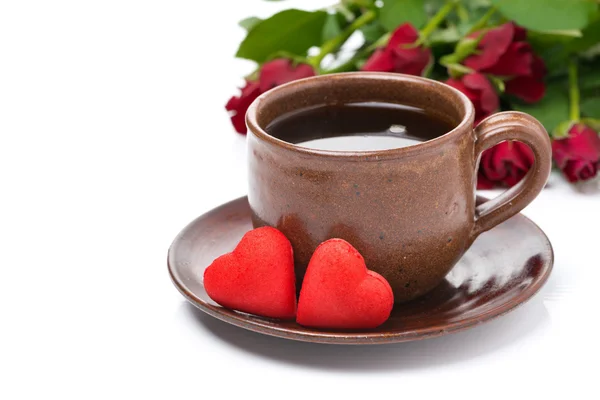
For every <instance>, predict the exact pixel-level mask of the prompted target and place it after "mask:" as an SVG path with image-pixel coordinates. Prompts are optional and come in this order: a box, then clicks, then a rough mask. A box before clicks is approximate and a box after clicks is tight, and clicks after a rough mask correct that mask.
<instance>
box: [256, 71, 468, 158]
mask: <svg viewBox="0 0 600 400" xmlns="http://www.w3.org/2000/svg"><path fill="white" fill-rule="evenodd" d="M348 79H361V80H365V79H373V80H379V81H389V82H390V83H391V82H395V83H402V82H411V83H416V84H419V85H422V86H434V87H437V88H439V89H440V90H445V91H449V92H453V94H454V95H456V96H457V97H458V98H459V99H460V102H461V104H462V106H463V108H464V110H465V113H464V115H463V117H462V120H461V121H460V122H459V123H458V125H456V126H455V127H454V128H453V129H451V130H450V131H448V132H446V133H444V134H443V135H440V136H438V137H436V138H433V139H429V140H426V141H424V142H421V143H417V144H413V145H410V146H407V147H398V148H393V149H385V150H350V151H349V150H319V149H313V148H309V147H304V146H301V145H298V144H294V143H290V142H286V141H285V140H281V139H278V138H276V137H274V136H272V135H270V134H268V133H267V132H266V131H265V130H264V129H263V128H261V126H260V125H259V123H258V121H257V113H258V111H259V107H260V106H261V103H262V102H264V100H265V98H267V97H268V96H269V95H271V94H273V93H277V92H281V93H285V92H288V93H291V92H294V91H296V90H297V89H298V88H299V87H301V86H303V85H305V84H306V83H307V82H314V81H330V80H348ZM474 120H475V109H474V107H473V104H472V103H471V100H469V98H468V97H467V96H466V95H465V94H464V93H462V92H461V91H459V90H457V89H455V88H453V87H451V86H449V85H446V84H444V83H442V82H439V81H435V80H433V79H428V78H423V77H420V76H413V75H406V74H399V73H390V72H364V71H363V72H342V73H337V74H329V75H318V76H312V77H309V78H303V79H298V80H295V81H291V82H288V83H285V84H283V85H280V86H277V87H275V88H273V89H270V90H268V91H267V92H265V93H263V94H261V95H260V96H258V97H257V98H256V100H254V101H253V102H252V104H251V105H250V107H249V108H248V111H247V113H246V125H247V127H248V129H249V131H250V132H251V133H252V134H253V135H255V136H256V137H257V138H258V139H260V140H263V141H265V142H268V143H270V144H272V145H274V146H276V147H280V148H284V149H287V150H290V151H294V152H297V153H301V154H305V155H310V156H319V157H325V158H333V159H336V158H337V159H345V160H352V159H356V160H361V161H362V160H379V159H389V158H398V157H404V156H409V155H411V154H414V153H417V152H423V151H426V150H429V149H432V148H434V147H437V146H438V145H442V144H444V143H446V142H448V141H450V140H452V139H454V138H455V137H456V136H459V135H461V134H462V133H463V132H465V131H470V130H472V128H473V122H474Z"/></svg>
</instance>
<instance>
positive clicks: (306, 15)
mask: <svg viewBox="0 0 600 400" xmlns="http://www.w3.org/2000/svg"><path fill="white" fill-rule="evenodd" d="M326 19H327V13H326V12H325V11H313V12H310V11H302V10H297V9H289V10H284V11H281V12H279V13H277V14H275V15H273V16H272V17H270V18H268V19H265V20H264V21H261V22H259V23H258V24H256V25H255V26H254V27H253V28H252V30H251V31H250V32H248V35H247V36H246V38H245V39H244V41H243V42H242V43H241V44H240V47H239V49H238V51H237V53H236V55H235V56H236V57H239V58H246V59H249V60H254V61H256V62H259V63H260V62H263V61H265V60H266V59H267V58H268V57H269V55H271V54H273V53H275V52H277V51H286V52H289V53H292V54H297V55H303V54H304V53H306V51H307V50H308V49H309V48H311V47H312V46H319V45H320V44H321V39H322V32H323V25H324V24H325V20H326Z"/></svg>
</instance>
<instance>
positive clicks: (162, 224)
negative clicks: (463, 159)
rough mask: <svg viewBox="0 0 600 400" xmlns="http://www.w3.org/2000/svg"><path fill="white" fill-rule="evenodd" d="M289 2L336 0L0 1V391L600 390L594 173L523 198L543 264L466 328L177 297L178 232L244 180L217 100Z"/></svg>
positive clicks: (72, 395)
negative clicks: (329, 342) (256, 21)
mask: <svg viewBox="0 0 600 400" xmlns="http://www.w3.org/2000/svg"><path fill="white" fill-rule="evenodd" d="M292 5H296V6H299V5H301V6H302V7H304V8H307V9H311V8H317V7H321V6H324V5H327V1H325V0H321V1H318V0H314V1H289V2H283V3H272V2H263V1H260V0H245V1H224V0H221V1H217V0H214V1H206V0H190V1H183V0H173V1H153V0H143V1H141V0H140V1H133V0H118V1H116V0H103V1H89V0H88V1H84V0H78V1H65V0H63V1H41V0H40V1H32V0H30V1H28V0H19V1H9V0H2V1H1V2H0V134H1V136H0V138H1V140H0V263H1V264H0V268H1V269H0V271H1V274H0V324H1V327H0V398H2V399H20V398H31V399H44V398H60V399H88V398H89V399H91V398H101V399H109V398H119V399H121V398H126V399H132V398H153V397H156V398H170V399H173V398H209V396H211V398H222V396H225V395H232V396H233V397H242V396H244V397H247V396H251V395H252V394H253V393H260V394H261V397H264V398H287V397H292V398H294V397H299V396H303V397H305V396H307V395H313V396H314V395H317V398H326V396H329V397H331V398H344V397H354V396H357V397H358V396H361V397H365V396H370V397H369V398H378V397H376V396H380V397H379V398H384V396H385V398H397V399H403V398H404V399H408V398H427V399H429V398H442V397H444V398H448V397H450V398H453V397H462V398H496V397H501V396H503V395H506V396H507V397H508V396H510V397H511V398H513V397H514V398H524V397H522V396H524V395H525V394H529V395H533V394H536V397H535V398H543V397H542V396H543V395H546V394H559V395H564V396H569V398H577V399H579V398H591V397H589V396H594V395H592V394H590V395H589V396H583V395H581V393H583V392H584V391H587V392H588V393H589V391H590V390H592V393H596V394H597V390H596V389H594V388H596V384H597V380H598V376H597V372H598V366H597V359H598V357H599V356H600V352H599V346H598V340H599V336H598V331H597V330H595V328H596V327H597V326H598V323H597V320H598V316H599V312H598V304H599V301H598V300H597V298H598V295H600V294H599V293H598V290H597V287H598V285H599V284H600V261H599V257H598V248H599V247H600V242H599V238H600V235H599V226H600V218H599V214H598V213H599V212H600V207H599V206H600V194H599V193H600V188H599V183H598V181H596V182H593V183H588V184H587V185H583V186H578V187H571V186H568V185H567V184H566V183H565V182H564V181H563V180H562V179H561V178H560V177H559V176H556V175H555V176H554V177H553V178H552V180H551V182H550V184H549V187H548V188H547V189H546V190H545V191H544V192H543V194H542V195H541V196H540V197H539V198H538V199H537V200H536V201H535V202H534V203H533V204H531V206H530V207H528V208H527V209H526V211H525V214H527V215H528V216H530V217H531V218H532V219H533V220H534V221H535V222H536V223H538V224H539V225H540V226H541V228H542V229H543V230H545V231H546V233H547V234H548V236H549V238H550V240H551V241H552V243H553V245H554V249H555V253H556V264H555V270H554V272H553V274H552V276H551V278H550V280H549V281H548V283H547V285H546V286H545V287H544V289H543V290H542V291H541V292H540V293H539V294H538V295H537V296H536V297H535V298H534V299H532V300H531V301H530V302H529V303H527V304H526V305H524V306H523V307H521V308H519V309H518V310H516V311H515V312H513V313H511V314H509V315H506V316H505V317H503V318H500V319H498V320H495V321H493V322H490V323H487V324H485V325H482V326H479V327H477V328H474V329H472V330H470V331H466V332H463V333H459V334H455V335H451V336H447V337H443V338H438V339H432V340H427V341H422V342H414V343H406V344H398V345H386V346H379V347H336V346H324V345H311V344H305V343H296V342H290V341H285V340H282V339H275V338H271V337H265V336H261V335H258V334H255V333H251V332H247V331H244V330H242V329H239V328H235V327H231V326H228V325H226V324H224V323H222V322H219V321H216V320H213V319H211V318H210V317H208V316H205V315H203V314H201V313H200V312H199V311H196V310H195V309H193V307H191V306H189V305H188V304H186V303H185V301H184V299H183V298H182V297H181V296H180V294H179V293H178V292H177V291H176V290H175V288H174V287H173V285H172V284H171V282H170V280H169V277H168V274H167V268H166V254H167V249H168V246H169V244H170V242H171V240H172V239H173V238H174V237H175V235H176V234H177V233H178V231H179V230H180V229H181V228H182V227H183V226H185V225H186V224H187V223H188V222H189V221H190V220H192V219H193V218H195V217H196V216H198V215H199V214H201V213H203V212H205V211H208V210H209V209H211V208H213V207H215V206H217V205H219V204H221V203H223V202H225V201H228V200H231V199H233V198H236V197H238V196H241V195H244V194H245V190H246V189H245V179H246V167H245V139H244V137H243V136H240V135H237V134H236V133H234V131H233V129H232V128H231V126H230V123H229V120H228V116H227V114H226V112H225V111H224V108H223V107H224V104H225V102H226V101H227V99H228V97H229V96H231V95H232V94H234V93H235V92H236V85H239V84H241V77H242V76H243V75H245V74H247V73H249V72H250V71H251V70H252V65H251V64H250V63H247V62H244V61H240V60H235V59H234V58H233V54H234V52H235V50H236V46H237V44H238V43H239V41H240V40H241V39H242V38H243V31H242V30H241V29H240V28H238V27H237V25H236V22H237V21H238V20H239V19H241V18H243V17H245V16H248V15H252V14H254V15H259V16H268V15H270V14H272V13H274V12H275V11H276V10H278V9H280V8H283V7H290V6H292ZM485 194H486V195H488V196H489V195H495V194H497V193H496V192H493V193H485ZM515 235H519V232H515ZM589 362H591V364H589ZM214 396H218V397H214ZM417 396H418V397H417Z"/></svg>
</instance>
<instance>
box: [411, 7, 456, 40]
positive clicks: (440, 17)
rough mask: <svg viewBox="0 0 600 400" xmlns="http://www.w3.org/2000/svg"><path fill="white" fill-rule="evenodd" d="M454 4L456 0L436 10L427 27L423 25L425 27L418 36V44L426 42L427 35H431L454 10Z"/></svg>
mask: <svg viewBox="0 0 600 400" xmlns="http://www.w3.org/2000/svg"><path fill="white" fill-rule="evenodd" d="M456 4H457V0H450V1H448V2H447V3H446V4H445V5H444V6H443V7H442V8H440V9H439V10H438V12H437V13H436V14H435V15H434V16H433V17H432V18H431V19H430V20H429V22H428V23H427V25H425V27H424V28H423V29H422V30H421V35H420V36H419V40H418V41H419V43H423V42H424V41H425V40H427V38H428V37H429V35H431V34H432V33H433V31H435V30H436V28H437V27H438V26H439V25H440V24H441V23H442V22H443V21H444V20H445V19H446V17H447V16H448V14H450V12H451V11H452V10H454V7H455V6H456Z"/></svg>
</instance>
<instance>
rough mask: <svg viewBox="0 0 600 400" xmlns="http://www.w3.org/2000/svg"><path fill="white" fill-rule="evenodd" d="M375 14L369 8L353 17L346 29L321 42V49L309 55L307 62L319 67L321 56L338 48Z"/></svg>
mask: <svg viewBox="0 0 600 400" xmlns="http://www.w3.org/2000/svg"><path fill="white" fill-rule="evenodd" d="M376 16H377V14H376V13H375V11H373V10H369V11H367V12H365V13H364V14H363V15H361V16H360V17H358V18H357V19H355V20H354V21H353V22H352V23H351V24H350V26H348V27H347V28H346V29H344V31H343V32H342V33H340V34H339V35H338V36H336V37H334V38H331V39H330V40H328V41H327V42H325V43H323V46H321V51H320V52H319V54H317V55H316V56H314V57H310V58H309V59H308V62H309V63H310V64H311V65H312V66H313V67H315V68H317V69H320V65H321V61H323V58H325V56H326V55H327V54H329V53H332V52H334V51H336V50H337V49H338V48H340V47H341V46H342V45H343V44H344V42H345V41H346V40H348V38H349V37H350V35H352V34H353V33H354V31H356V30H357V29H358V28H360V27H362V26H363V25H366V24H368V23H369V22H372V21H373V20H374V19H375V17H376Z"/></svg>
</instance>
